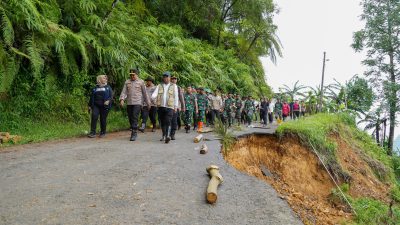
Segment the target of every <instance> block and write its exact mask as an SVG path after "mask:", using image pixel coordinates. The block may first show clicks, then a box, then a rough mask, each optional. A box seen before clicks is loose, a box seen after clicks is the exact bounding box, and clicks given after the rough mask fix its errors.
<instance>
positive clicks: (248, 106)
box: [244, 99, 256, 125]
mask: <svg viewBox="0 0 400 225" xmlns="http://www.w3.org/2000/svg"><path fill="white" fill-rule="evenodd" d="M255 110H256V109H255V107H254V101H253V100H250V99H247V100H246V101H245V102H244V111H245V113H246V120H247V123H248V125H251V122H252V119H253V116H254V112H255Z"/></svg>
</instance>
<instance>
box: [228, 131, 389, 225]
mask: <svg viewBox="0 0 400 225" xmlns="http://www.w3.org/2000/svg"><path fill="white" fill-rule="evenodd" d="M337 142H338V152H337V155H338V159H339V162H340V163H341V165H342V167H343V168H344V170H346V171H348V173H349V174H350V176H351V183H350V190H349V193H350V195H351V196H353V197H361V196H368V197H373V198H377V199H381V200H384V201H387V198H388V191H389V186H388V185H386V184H383V183H382V182H380V181H379V180H378V179H377V178H376V177H375V176H374V174H373V173H372V170H371V169H370V168H369V166H368V164H367V163H366V162H365V161H364V160H363V158H362V156H361V155H360V153H359V152H357V151H354V150H353V149H352V148H351V147H350V146H349V145H348V144H347V143H346V142H344V141H342V140H340V138H337ZM225 159H226V160H227V161H228V162H229V163H230V164H231V165H232V166H234V167H235V168H237V169H238V170H240V171H243V172H246V173H248V174H250V175H253V176H256V177H258V178H260V179H263V180H265V181H266V182H268V183H269V184H271V185H272V186H273V187H274V188H275V189H276V190H277V191H278V192H279V193H280V194H281V196H282V198H285V199H286V200H287V201H288V203H289V204H290V206H291V207H292V208H293V209H294V211H295V212H296V213H298V214H299V216H300V217H301V218H302V220H303V222H304V223H305V224H340V223H341V222H343V221H345V220H348V219H350V218H351V216H352V214H351V211H350V210H349V209H348V207H346V205H344V204H337V203H336V204H334V202H333V201H332V197H331V191H332V189H333V188H335V187H336V186H335V184H334V182H333V181H332V180H331V178H330V177H329V174H328V173H327V172H326V171H325V169H324V168H323V166H322V164H321V163H320V162H319V160H318V158H317V156H316V155H315V154H314V153H312V151H310V150H309V149H307V148H306V147H304V146H302V145H301V144H300V142H299V141H298V140H297V139H296V138H284V139H282V140H279V139H278V138H277V137H275V136H273V135H252V136H249V137H247V138H241V139H240V140H239V141H237V142H236V143H235V144H234V145H233V146H232V147H231V149H230V151H229V154H228V155H227V156H226V157H225Z"/></svg>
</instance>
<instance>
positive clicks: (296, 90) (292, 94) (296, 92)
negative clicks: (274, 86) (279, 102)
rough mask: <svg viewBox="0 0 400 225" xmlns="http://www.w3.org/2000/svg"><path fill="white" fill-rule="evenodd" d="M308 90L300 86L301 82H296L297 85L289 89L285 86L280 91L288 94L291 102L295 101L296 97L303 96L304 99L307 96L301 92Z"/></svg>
mask: <svg viewBox="0 0 400 225" xmlns="http://www.w3.org/2000/svg"><path fill="white" fill-rule="evenodd" d="M305 88H307V87H306V86H304V85H300V84H299V81H296V83H294V85H293V87H289V86H287V85H283V87H282V88H280V90H282V91H283V93H285V94H287V95H289V96H290V101H294V100H295V97H296V96H299V95H300V96H302V97H304V96H305V94H304V93H303V92H300V91H301V90H303V89H305Z"/></svg>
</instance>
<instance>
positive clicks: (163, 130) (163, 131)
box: [160, 127, 167, 141]
mask: <svg viewBox="0 0 400 225" xmlns="http://www.w3.org/2000/svg"><path fill="white" fill-rule="evenodd" d="M161 131H162V138H161V139H160V141H165V133H167V132H166V130H165V127H161Z"/></svg>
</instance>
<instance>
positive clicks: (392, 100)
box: [387, 51, 397, 155]
mask: <svg viewBox="0 0 400 225" xmlns="http://www.w3.org/2000/svg"><path fill="white" fill-rule="evenodd" d="M389 59H390V89H389V120H390V121H389V122H390V124H389V141H388V152H387V153H388V155H392V154H393V141H394V128H395V126H396V111H397V107H396V105H397V93H396V88H395V87H394V86H395V85H396V76H395V72H394V51H391V52H390V53H389Z"/></svg>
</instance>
